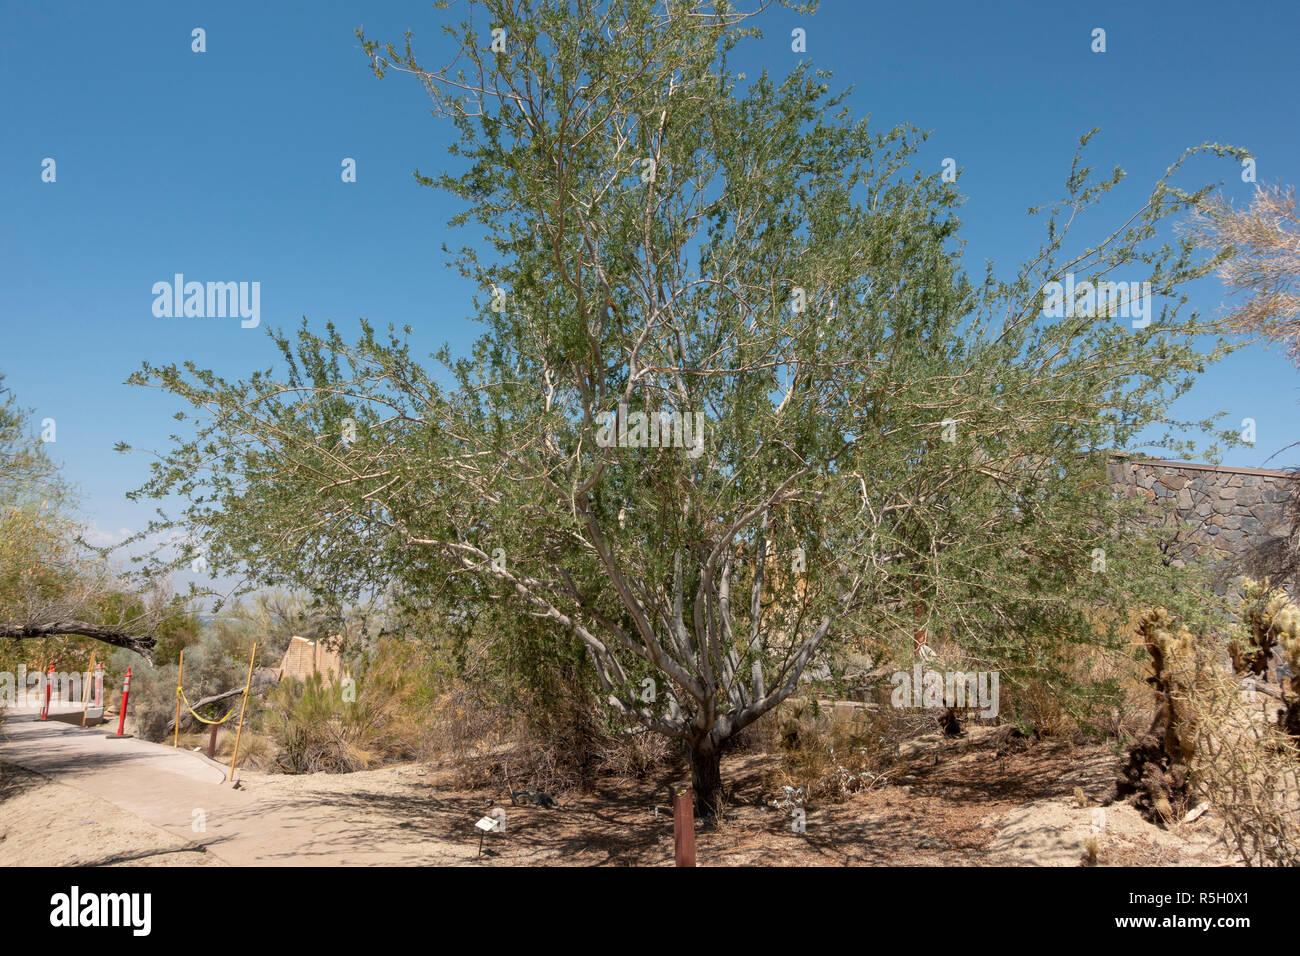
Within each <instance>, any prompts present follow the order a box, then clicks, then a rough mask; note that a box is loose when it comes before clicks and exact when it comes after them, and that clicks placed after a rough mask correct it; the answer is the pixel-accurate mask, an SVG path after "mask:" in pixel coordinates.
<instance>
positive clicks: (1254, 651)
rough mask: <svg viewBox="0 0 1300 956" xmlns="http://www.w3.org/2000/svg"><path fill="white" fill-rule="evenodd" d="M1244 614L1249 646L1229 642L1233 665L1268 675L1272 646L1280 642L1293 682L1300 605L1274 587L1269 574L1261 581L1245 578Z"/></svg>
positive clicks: (1299, 640)
mask: <svg viewBox="0 0 1300 956" xmlns="http://www.w3.org/2000/svg"><path fill="white" fill-rule="evenodd" d="M1241 616H1242V620H1243V621H1244V629H1245V630H1246V631H1247V634H1248V636H1249V640H1250V649H1249V650H1247V649H1245V648H1244V647H1243V646H1242V643H1241V642H1240V641H1238V640H1234V641H1232V643H1230V644H1229V645H1228V653H1229V654H1230V655H1231V656H1232V666H1233V668H1234V669H1235V670H1236V671H1237V673H1239V674H1241V673H1250V674H1254V675H1256V676H1261V677H1263V678H1265V679H1267V678H1268V663H1269V660H1270V659H1271V657H1272V654H1273V648H1274V647H1275V646H1278V645H1281V649H1282V653H1283V655H1284V656H1285V657H1286V659H1287V663H1288V665H1289V666H1290V668H1291V673H1292V681H1293V682H1294V679H1295V676H1294V675H1295V674H1296V657H1297V656H1300V638H1298V636H1300V608H1297V607H1296V606H1295V604H1293V603H1292V602H1291V599H1290V597H1288V596H1287V593H1286V592H1285V591H1283V590H1282V589H1281V588H1274V587H1272V585H1271V584H1270V583H1269V580H1268V578H1265V579H1264V580H1262V581H1255V580H1252V579H1251V578H1246V579H1245V580H1244V581H1243V582H1242V596H1241Z"/></svg>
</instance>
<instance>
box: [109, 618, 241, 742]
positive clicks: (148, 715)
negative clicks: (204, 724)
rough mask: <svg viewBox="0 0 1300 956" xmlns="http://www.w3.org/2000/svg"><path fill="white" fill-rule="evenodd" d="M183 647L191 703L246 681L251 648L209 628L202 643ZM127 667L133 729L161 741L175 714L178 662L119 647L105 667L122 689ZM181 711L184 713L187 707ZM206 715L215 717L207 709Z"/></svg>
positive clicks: (148, 737)
mask: <svg viewBox="0 0 1300 956" xmlns="http://www.w3.org/2000/svg"><path fill="white" fill-rule="evenodd" d="M184 650H185V672H184V675H183V678H184V690H185V696H186V698H187V699H188V700H189V701H190V702H191V703H194V702H196V701H199V700H201V699H202V698H204V697H211V696H214V695H216V694H223V693H225V692H226V691H229V690H235V689H237V688H240V687H243V686H244V681H245V680H246V678H247V675H248V657H247V654H248V649H247V648H243V647H238V646H236V645H231V644H229V643H227V642H225V641H223V640H222V639H221V638H220V637H219V636H218V635H217V634H216V633H214V632H213V631H211V630H206V631H204V632H203V634H202V635H201V636H200V638H199V640H198V643H196V644H193V645H191V646H189V647H186V648H185V649H184ZM178 655H179V650H178ZM127 667H130V668H131V700H130V702H129V703H128V705H127V706H128V710H129V717H130V719H131V721H132V725H133V727H134V732H135V733H136V734H137V735H138V736H140V737H143V738H144V739H145V740H153V741H160V740H163V739H164V738H166V737H167V735H168V733H169V731H168V729H167V724H168V722H169V721H171V720H172V718H173V717H175V715H176V672H177V669H178V665H177V664H175V663H169V664H154V663H151V662H149V661H147V660H145V659H144V658H142V657H140V655H138V654H135V653H133V652H131V651H128V650H119V651H116V652H115V653H114V654H113V656H112V657H111V658H110V660H109V662H108V668H107V670H108V671H109V673H111V674H113V675H115V676H116V677H117V681H118V689H119V690H120V686H121V683H120V682H121V679H122V677H123V676H125V674H126V669H127ZM106 684H107V682H106ZM104 694H105V697H106V698H107V699H109V700H113V699H114V698H113V697H112V696H111V695H110V694H109V691H108V687H107V686H105V689H104ZM235 703H238V701H237V700H236V701H235ZM226 707H227V708H228V707H229V704H227V705H226ZM181 712H182V714H184V713H185V710H184V707H182V709H181ZM222 713H223V714H224V713H225V710H224V709H223V710H222ZM203 716H205V717H211V715H210V714H208V713H205V714H204V715H203ZM217 716H220V715H217Z"/></svg>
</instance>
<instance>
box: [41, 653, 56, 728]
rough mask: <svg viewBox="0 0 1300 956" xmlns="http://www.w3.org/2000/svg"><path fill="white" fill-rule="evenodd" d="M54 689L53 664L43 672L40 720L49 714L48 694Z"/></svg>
mask: <svg viewBox="0 0 1300 956" xmlns="http://www.w3.org/2000/svg"><path fill="white" fill-rule="evenodd" d="M53 691H54V665H53V664H51V665H50V668H49V670H47V671H46V672H45V706H44V707H42V708H41V720H45V719H46V718H47V717H49V716H50V694H51V693H53Z"/></svg>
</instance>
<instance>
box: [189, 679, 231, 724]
mask: <svg viewBox="0 0 1300 956" xmlns="http://www.w3.org/2000/svg"><path fill="white" fill-rule="evenodd" d="M176 696H177V697H179V698H180V699H181V700H183V701H185V709H186V710H188V711H189V712H190V713H191V714H193V716H194V719H195V720H197V721H198V722H199V723H201V724H224V723H225V722H226V721H228V720H229V719H230V718H231V717H233V716H234V715H235V708H233V707H231V708H230V713H228V714H226V716H224V717H222V718H221V719H220V720H204V719H203V718H202V717H200V716H199V715H198V714H196V713H194V708H193V707H191V706H190V701H189V698H188V697H186V696H185V691H183V690H181V689H180V688H179V687H177V688H176Z"/></svg>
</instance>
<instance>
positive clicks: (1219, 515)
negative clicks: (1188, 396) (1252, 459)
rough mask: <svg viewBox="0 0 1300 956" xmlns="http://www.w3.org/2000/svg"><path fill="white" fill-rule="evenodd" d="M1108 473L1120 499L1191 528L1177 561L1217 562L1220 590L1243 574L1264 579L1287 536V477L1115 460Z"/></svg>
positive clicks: (1283, 473)
mask: <svg viewBox="0 0 1300 956" xmlns="http://www.w3.org/2000/svg"><path fill="white" fill-rule="evenodd" d="M1107 469H1108V472H1109V477H1110V480H1111V482H1112V483H1113V484H1114V485H1115V486H1116V488H1117V489H1118V490H1120V491H1121V493H1123V494H1126V495H1138V496H1141V497H1143V498H1145V499H1147V500H1148V501H1153V502H1157V503H1158V504H1161V505H1163V506H1164V507H1163V508H1162V509H1161V510H1162V511H1163V510H1165V509H1167V513H1168V514H1169V515H1171V516H1172V517H1173V518H1174V519H1176V520H1182V521H1187V522H1190V523H1191V525H1192V530H1191V531H1190V532H1189V533H1188V535H1187V536H1186V539H1185V541H1184V543H1183V545H1182V548H1183V550H1182V557H1187V556H1188V555H1189V554H1191V553H1196V554H1205V555H1209V556H1210V557H1211V558H1212V559H1214V560H1215V561H1217V562H1220V563H1221V564H1222V565H1223V566H1224V569H1225V571H1226V572H1227V573H1225V575H1224V576H1223V577H1224V581H1223V584H1224V585H1225V586H1226V585H1227V584H1228V582H1229V581H1230V580H1232V581H1235V580H1236V579H1239V578H1240V576H1241V575H1243V574H1248V575H1255V576H1258V575H1260V574H1262V573H1264V572H1265V571H1266V570H1267V569H1268V568H1269V567H1270V563H1271V561H1272V560H1274V559H1275V557H1276V555H1277V553H1278V552H1279V550H1280V549H1282V548H1283V547H1285V543H1286V541H1287V540H1288V538H1289V535H1290V533H1291V530H1290V521H1289V518H1288V516H1287V503H1288V501H1289V500H1290V497H1291V494H1292V489H1293V487H1294V486H1293V483H1292V478H1291V473H1290V472H1286V471H1271V470H1266V469H1262V468H1225V467H1221V466H1218V465H1199V464H1192V463H1189V462H1181V461H1158V460H1154V459H1142V458H1114V459H1112V460H1111V461H1110V462H1109V463H1108V465H1107Z"/></svg>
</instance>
